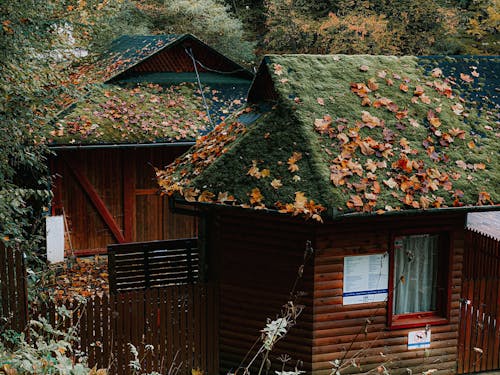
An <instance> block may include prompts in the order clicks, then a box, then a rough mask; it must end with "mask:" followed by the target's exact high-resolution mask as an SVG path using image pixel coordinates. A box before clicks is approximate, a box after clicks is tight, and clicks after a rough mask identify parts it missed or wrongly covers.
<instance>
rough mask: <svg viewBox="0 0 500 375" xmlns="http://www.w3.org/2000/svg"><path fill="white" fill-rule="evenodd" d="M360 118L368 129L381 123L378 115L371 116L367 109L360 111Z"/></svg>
mask: <svg viewBox="0 0 500 375" xmlns="http://www.w3.org/2000/svg"><path fill="white" fill-rule="evenodd" d="M361 120H362V121H363V123H364V124H365V125H366V126H368V127H369V128H370V129H372V128H374V127H376V126H381V124H382V122H381V120H380V119H379V118H378V117H376V116H373V115H372V114H371V113H370V112H367V111H363V112H361Z"/></svg>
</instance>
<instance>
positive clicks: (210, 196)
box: [198, 190, 215, 203]
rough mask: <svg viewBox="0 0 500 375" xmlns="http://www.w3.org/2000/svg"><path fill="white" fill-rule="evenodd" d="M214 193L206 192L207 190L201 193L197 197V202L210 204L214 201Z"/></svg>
mask: <svg viewBox="0 0 500 375" xmlns="http://www.w3.org/2000/svg"><path fill="white" fill-rule="evenodd" d="M214 197H215V195H214V193H212V192H210V191H208V190H205V191H203V192H202V193H201V194H200V196H199V197H198V202H201V203H211V202H213V201H214Z"/></svg>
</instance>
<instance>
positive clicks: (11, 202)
mask: <svg viewBox="0 0 500 375" xmlns="http://www.w3.org/2000/svg"><path fill="white" fill-rule="evenodd" d="M123 4H124V3H123V1H120V0H116V1H104V0H103V1H99V0H93V1H90V0H89V1H88V2H87V1H85V0H78V1H58V0H48V1H37V0H12V1H4V2H2V3H0V23H1V25H2V29H1V30H0V34H1V36H0V235H1V238H2V239H3V241H4V242H8V243H9V244H12V243H23V244H24V248H25V249H27V250H29V249H36V248H37V246H38V245H39V244H38V242H37V241H38V240H40V239H41V237H39V236H36V235H35V234H37V233H40V232H39V229H40V228H41V225H40V224H42V214H43V212H44V211H46V210H47V207H48V204H49V201H50V176H49V171H48V167H47V156H48V153H49V152H48V148H47V146H46V145H45V128H44V127H45V126H46V124H47V123H48V121H49V120H50V119H51V118H52V117H53V116H54V115H55V113H57V111H58V110H60V109H61V108H62V106H63V105H64V104H66V103H67V102H68V101H71V98H74V97H77V96H78V95H79V90H80V89H81V86H80V84H79V82H73V81H72V80H71V78H70V74H71V73H72V60H74V59H75V56H74V55H73V52H74V50H75V48H76V47H83V48H89V47H91V46H92V45H93V42H94V41H97V40H99V38H101V40H104V39H105V37H103V35H102V34H103V33H106V30H107V29H106V28H105V27H102V26H103V25H104V24H106V23H107V22H108V21H109V19H110V15H111V14H114V15H115V14H118V13H119V12H118V13H117V10H119V9H122V6H123ZM71 30H72V31H73V32H72V33H71ZM108 36H109V35H108ZM54 51H57V52H58V54H54V53H53V52H54ZM61 51H62V52H63V53H64V54H65V55H66V56H63V57H61V56H59V52H61Z"/></svg>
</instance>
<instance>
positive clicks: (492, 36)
mask: <svg viewBox="0 0 500 375" xmlns="http://www.w3.org/2000/svg"><path fill="white" fill-rule="evenodd" d="M468 10H469V12H468V16H467V17H465V18H464V21H463V23H464V28H465V33H464V34H463V40H464V42H463V44H464V49H465V51H466V52H467V53H471V54H494V55H498V54H500V0H475V1H472V3H471V4H469V6H468Z"/></svg>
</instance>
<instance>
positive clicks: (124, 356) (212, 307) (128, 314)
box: [38, 284, 219, 375]
mask: <svg viewBox="0 0 500 375" xmlns="http://www.w3.org/2000/svg"><path fill="white" fill-rule="evenodd" d="M59 305H61V303H60V304H59ZM65 306H66V308H67V309H68V310H69V311H70V312H71V313H70V314H67V315H60V314H58V313H57V308H56V306H55V305H53V304H51V305H49V306H45V308H43V309H41V310H40V311H39V312H38V314H39V315H42V316H46V317H48V319H49V321H50V323H51V324H52V325H53V326H54V327H56V328H58V329H61V330H62V331H63V332H68V330H69V329H70V328H72V327H73V328H74V329H76V332H74V333H76V336H78V337H80V341H79V342H76V343H74V348H75V349H79V350H80V351H82V352H83V353H85V354H86V355H87V356H88V363H89V365H90V367H94V366H96V367H97V368H98V369H99V368H104V369H106V368H108V369H109V372H108V374H110V375H114V374H116V375H128V374H135V373H139V371H137V372H135V371H133V370H132V368H131V367H130V366H129V363H130V361H131V360H133V355H132V353H131V350H130V346H129V344H132V345H134V346H135V347H136V349H137V351H138V353H139V356H138V357H139V359H140V361H141V367H142V371H140V373H150V372H151V371H157V372H159V373H161V374H166V373H169V371H168V369H169V368H170V366H171V365H172V364H173V363H174V364H175V365H174V367H176V366H179V372H178V374H179V375H190V374H191V371H192V369H197V368H198V369H200V370H202V371H203V373H204V374H206V375H215V374H218V366H219V363H218V345H217V334H216V332H217V330H218V321H217V319H216V316H217V306H218V292H217V288H216V286H215V285H206V284H196V285H178V286H171V287H168V288H159V289H151V290H147V291H139V292H128V293H120V294H116V295H106V294H104V295H102V296H94V297H92V298H88V299H87V302H86V304H84V305H78V304H77V303H76V302H67V303H65ZM146 345H152V347H153V348H154V350H153V351H145V347H146ZM174 373H176V372H174Z"/></svg>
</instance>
